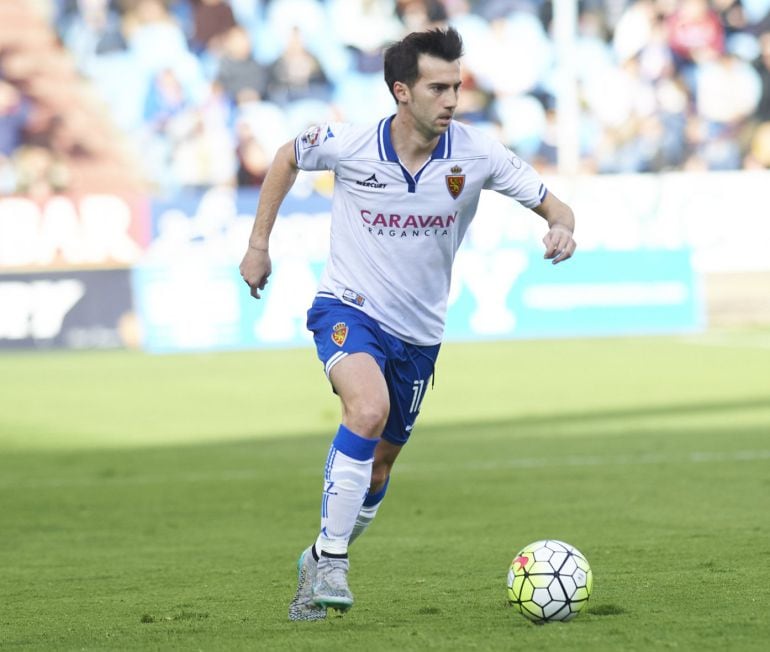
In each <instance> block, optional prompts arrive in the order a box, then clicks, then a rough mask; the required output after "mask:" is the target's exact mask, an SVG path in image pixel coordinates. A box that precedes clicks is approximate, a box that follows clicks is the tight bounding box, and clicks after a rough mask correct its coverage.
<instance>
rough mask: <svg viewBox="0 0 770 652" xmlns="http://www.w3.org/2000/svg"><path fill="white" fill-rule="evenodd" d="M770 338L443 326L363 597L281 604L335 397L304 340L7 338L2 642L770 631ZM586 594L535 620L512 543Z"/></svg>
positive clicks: (625, 642) (359, 577) (298, 646)
mask: <svg viewBox="0 0 770 652" xmlns="http://www.w3.org/2000/svg"><path fill="white" fill-rule="evenodd" d="M768 344H769V341H768V337H767V335H766V334H763V333H751V334H736V335H725V336H719V337H715V336H705V337H702V338H695V339H694V340H688V339H681V338H650V339H642V338H639V339H613V340H580V341H543V342H512V343H505V344H483V345H451V346H447V347H445V350H444V351H443V352H442V357H441V360H440V365H439V369H438V375H437V379H436V388H435V391H433V392H431V393H429V394H428V396H427V398H426V401H425V405H424V413H423V415H422V417H421V422H420V424H419V426H418V428H416V429H415V434H414V437H413V441H412V442H411V443H410V444H409V446H408V448H407V449H406V450H405V451H404V453H403V455H402V458H401V459H400V460H399V463H398V466H397V471H396V475H395V476H394V481H393V483H392V484H391V488H390V490H389V493H388V497H387V500H386V502H385V503H384V505H383V507H382V509H381V511H380V514H379V516H378V518H377V521H376V522H375V524H374V525H373V526H372V529H371V531H370V532H368V533H367V534H366V535H365V536H364V537H363V538H362V539H361V540H360V541H359V542H357V543H356V545H355V546H354V547H353V549H352V553H351V557H352V571H351V585H352V588H353V591H354V593H355V595H356V605H355V607H354V608H353V610H352V611H351V612H350V613H349V614H348V615H346V616H345V617H344V618H333V619H330V620H329V621H328V622H322V623H289V622H288V621H287V620H286V607H287V604H288V601H289V600H290V598H291V596H292V594H293V591H294V582H295V577H296V575H295V572H296V567H295V562H296V557H297V555H298V554H299V552H300V550H301V549H302V548H303V547H304V546H305V545H307V543H308V542H309V541H310V540H312V538H313V537H314V536H315V530H316V528H317V525H318V523H317V521H318V507H319V503H320V488H321V472H322V465H323V461H324V459H325V455H326V449H327V446H328V441H329V438H330V434H331V430H332V429H333V428H334V425H335V423H336V421H337V406H336V403H335V400H334V398H333V396H332V395H331V394H330V393H329V392H328V390H327V388H326V387H325V385H324V380H323V375H322V371H321V368H320V365H319V363H318V362H317V361H316V360H314V358H313V353H312V351H309V350H302V351H273V352H258V353H254V352H252V353H238V354H223V355H207V356H165V357H151V356H144V355H141V354H137V353H109V354H102V353H88V354H63V353H62V354H51V353H46V354H34V355H30V354H19V355H5V356H2V357H0V370H1V371H2V373H0V534H1V535H2V536H0V568H2V572H1V574H0V649H3V650H5V649H25V650H26V649H35V650H76V649H77V650H80V649H86V650H105V649H111V650H193V649H202V650H254V649H264V650H335V651H336V650H359V649H366V650H473V649H476V650H508V649H521V650H525V649H534V650H562V649H563V650H650V649H670V648H676V649H680V650H736V651H742V650H764V649H766V646H767V641H768V640H770V619H768V617H767V613H768V609H770V517H768V514H770V439H769V438H768V435H770V346H768ZM543 537H554V538H560V539H563V540H566V541H568V542H570V543H572V544H573V545H576V546H577V547H578V548H580V549H581V550H582V551H583V552H584V553H585V554H586V556H587V557H588V559H589V561H590V562H591V564H592V567H593V570H594V577H595V583H594V595H593V596H592V598H591V600H590V602H589V606H588V610H587V612H586V613H584V614H581V615H580V616H579V617H578V618H577V619H576V620H575V621H574V622H572V623H569V624H564V625H559V624H557V625H547V626H544V627H538V626H534V625H531V624H529V623H528V622H527V621H526V620H524V618H523V617H521V616H520V615H517V614H515V613H514V612H513V611H512V610H511V609H510V608H508V607H507V606H506V605H505V575H506V571H507V566H508V564H509V563H510V560H511V557H512V556H513V554H514V553H515V552H516V550H517V548H519V547H521V546H523V545H525V544H527V543H529V542H530V541H533V540H535V539H538V538H543Z"/></svg>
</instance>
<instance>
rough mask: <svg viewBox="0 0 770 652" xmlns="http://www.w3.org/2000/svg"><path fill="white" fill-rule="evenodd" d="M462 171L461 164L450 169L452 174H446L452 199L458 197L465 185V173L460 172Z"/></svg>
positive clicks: (447, 185)
mask: <svg viewBox="0 0 770 652" xmlns="http://www.w3.org/2000/svg"><path fill="white" fill-rule="evenodd" d="M462 171H463V169H462V168H461V167H460V166H459V165H455V166H453V167H452V169H451V170H450V172H451V173H452V174H448V175H447V176H446V187H447V190H448V191H449V194H450V195H452V199H457V198H458V197H459V196H460V193H461V192H462V191H463V188H464V187H465V175H464V174H460V173H461V172H462Z"/></svg>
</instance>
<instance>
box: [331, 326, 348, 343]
mask: <svg viewBox="0 0 770 652" xmlns="http://www.w3.org/2000/svg"><path fill="white" fill-rule="evenodd" d="M346 339H348V325H347V324H346V323H345V322H344V321H338V322H337V323H336V324H334V326H332V342H334V343H335V344H336V345H337V346H342V345H343V344H344V343H345V340H346Z"/></svg>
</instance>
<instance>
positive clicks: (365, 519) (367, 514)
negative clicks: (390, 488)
mask: <svg viewBox="0 0 770 652" xmlns="http://www.w3.org/2000/svg"><path fill="white" fill-rule="evenodd" d="M379 507H380V503H377V504H376V505H374V506H373V507H361V511H359V512H358V516H356V522H355V525H354V526H353V531H352V532H351V533H350V539H349V540H348V545H351V544H352V543H353V542H354V541H355V540H356V539H357V538H358V537H360V536H361V535H362V534H363V533H364V532H365V531H366V528H368V527H369V525H370V523H371V522H372V521H373V520H374V517H375V516H377V510H378V509H379Z"/></svg>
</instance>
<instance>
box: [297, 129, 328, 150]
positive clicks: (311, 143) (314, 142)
mask: <svg viewBox="0 0 770 652" xmlns="http://www.w3.org/2000/svg"><path fill="white" fill-rule="evenodd" d="M320 140H321V127H318V126H316V127H310V129H308V130H307V131H306V132H305V133H303V134H302V135H301V136H300V138H299V142H300V143H301V144H302V149H310V148H311V147H317V146H318V145H320V144H321V143H320ZM324 140H326V139H324Z"/></svg>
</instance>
